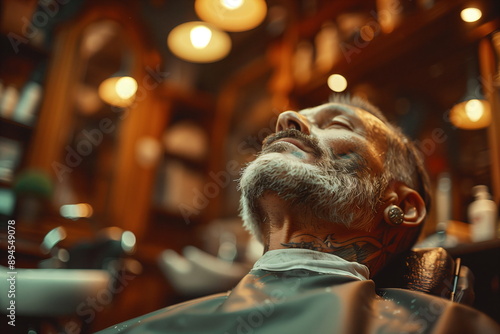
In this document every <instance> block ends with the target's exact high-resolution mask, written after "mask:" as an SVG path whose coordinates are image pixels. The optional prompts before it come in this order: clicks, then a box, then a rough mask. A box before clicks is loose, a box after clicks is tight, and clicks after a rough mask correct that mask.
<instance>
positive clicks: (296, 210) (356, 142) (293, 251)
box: [108, 97, 500, 334]
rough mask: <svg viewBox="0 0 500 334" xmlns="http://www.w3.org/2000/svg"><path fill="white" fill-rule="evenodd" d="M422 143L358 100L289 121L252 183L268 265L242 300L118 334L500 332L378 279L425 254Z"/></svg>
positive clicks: (196, 305) (250, 216) (180, 312)
mask: <svg viewBox="0 0 500 334" xmlns="http://www.w3.org/2000/svg"><path fill="white" fill-rule="evenodd" d="M427 183H428V181H427V176H426V173H425V171H424V168H423V164H422V160H421V158H420V156H419V154H418V152H417V150H416V148H415V147H414V146H413V144H412V143H411V142H410V141H409V140H408V139H407V138H406V137H405V136H404V135H403V134H402V133H401V132H400V131H399V130H398V129H397V128H395V127H394V126H392V125H390V124H389V123H388V122H387V120H386V119H385V117H384V116H383V115H382V114H381V113H380V112H379V111H378V109H377V108H375V107H373V106H372V105H370V104H368V103H367V102H365V101H363V100H361V99H357V98H353V99H349V98H346V97H340V98H336V99H335V100H333V101H332V102H330V103H327V104H324V105H320V106H318V107H314V108H310V109H305V110H302V111H300V112H294V111H287V112H284V113H282V114H281V115H280V117H279V119H278V124H277V126H276V133H275V134H273V135H271V136H269V137H268V138H266V139H265V141H264V143H263V148H262V152H261V154H260V155H259V156H258V157H257V158H256V159H255V160H254V161H253V162H251V163H250V164H249V165H248V166H247V167H246V168H245V169H244V171H243V173H242V176H241V179H240V189H241V193H242V196H241V215H242V218H243V221H244V224H245V227H246V228H247V229H248V230H249V231H250V232H251V233H252V234H254V235H255V236H256V237H257V238H258V239H259V240H260V241H261V242H262V243H263V244H264V255H263V256H262V257H261V258H260V259H259V260H258V261H257V262H256V263H255V265H254V267H253V269H252V270H251V271H250V273H249V274H248V275H246V276H245V277H244V278H243V279H242V280H241V281H240V283H239V284H238V285H237V286H236V287H235V288H234V289H233V290H232V291H230V292H228V293H224V294H218V295H212V296H208V297H204V298H201V299H197V300H193V301H189V302H185V303H182V304H179V305H174V306H170V307H167V308H166V309H163V310H159V311H157V312H155V313H153V314H149V315H146V316H144V317H141V318H138V319H133V320H131V321H128V322H126V323H123V324H120V325H117V326H114V327H112V328H110V329H108V331H109V332H116V333H118V331H119V332H125V333H160V332H165V333H280V334H281V333H305V332H306V333H307V332H309V333H481V334H484V333H500V328H499V327H498V326H497V324H496V323H495V322H494V321H493V320H491V319H490V318H488V317H487V316H485V315H483V314H481V313H479V312H477V311H475V310H474V309H472V308H469V307H467V306H463V305H460V304H458V303H453V302H450V301H448V300H446V299H445V298H441V297H436V296H430V295H427V294H424V293H421V292H414V291H410V290H404V289H377V288H376V287H375V284H374V282H373V281H372V280H371V279H370V278H372V277H373V276H374V275H375V274H377V273H378V272H379V271H380V270H381V269H382V268H383V267H384V266H385V265H386V264H387V263H388V262H389V261H390V260H391V259H393V258H395V257H397V255H398V254H400V253H403V252H405V251H407V250H408V249H410V248H411V247H412V246H413V244H414V243H415V241H416V239H417V237H418V234H419V232H420V229H421V226H422V224H423V222H424V220H425V217H426V213H427V210H428V207H429V194H428V185H427Z"/></svg>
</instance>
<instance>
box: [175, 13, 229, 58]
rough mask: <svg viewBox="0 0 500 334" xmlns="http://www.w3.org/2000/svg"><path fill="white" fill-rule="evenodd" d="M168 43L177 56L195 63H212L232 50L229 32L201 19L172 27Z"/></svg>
mask: <svg viewBox="0 0 500 334" xmlns="http://www.w3.org/2000/svg"><path fill="white" fill-rule="evenodd" d="M167 44H168V47H169V48H170V50H171V51H172V52H173V53H174V54H175V55H176V56H177V57H179V58H182V59H184V60H188V61H191V62H195V63H211V62H214V61H217V60H220V59H222V58H224V57H225V56H227V54H228V53H229V51H231V39H230V38H229V36H228V34H227V33H225V32H223V31H221V30H219V29H217V28H215V27H213V26H212V25H210V24H207V23H205V22H201V21H193V22H187V23H183V24H181V25H178V26H177V27H175V28H174V29H172V31H171V32H170V34H168V38H167Z"/></svg>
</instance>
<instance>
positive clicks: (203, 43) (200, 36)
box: [189, 25, 212, 49]
mask: <svg viewBox="0 0 500 334" xmlns="http://www.w3.org/2000/svg"><path fill="white" fill-rule="evenodd" d="M189 39H190V40H191V44H193V46H194V47H195V48H196V49H204V48H206V47H207V45H208V43H210V40H211V39H212V30H210V29H208V28H207V27H206V26H204V25H199V26H196V27H194V28H193V29H191V32H190V33H189Z"/></svg>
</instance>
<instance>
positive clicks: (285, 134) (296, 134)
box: [262, 129, 325, 158]
mask: <svg viewBox="0 0 500 334" xmlns="http://www.w3.org/2000/svg"><path fill="white" fill-rule="evenodd" d="M283 138H294V139H298V140H299V141H301V142H302V143H303V144H304V145H305V146H307V147H308V148H310V149H311V150H312V154H313V155H314V156H316V157H318V158H319V157H322V156H324V155H325V152H323V150H322V149H321V147H320V146H319V141H318V139H317V138H315V137H312V136H309V135H307V134H305V133H303V132H302V131H299V130H296V129H287V130H283V131H280V132H276V133H273V134H270V135H269V136H267V137H266V138H265V139H264V140H263V141H262V150H263V151H265V150H266V149H267V148H268V147H269V145H271V144H272V143H274V142H276V141H278V140H280V139H283Z"/></svg>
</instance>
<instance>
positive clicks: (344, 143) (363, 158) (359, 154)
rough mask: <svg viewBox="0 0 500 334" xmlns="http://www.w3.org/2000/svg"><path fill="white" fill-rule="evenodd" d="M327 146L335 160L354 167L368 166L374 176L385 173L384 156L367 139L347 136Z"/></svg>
mask: <svg viewBox="0 0 500 334" xmlns="http://www.w3.org/2000/svg"><path fill="white" fill-rule="evenodd" d="M327 146H328V150H329V155H331V158H333V159H334V160H337V159H339V158H340V159H342V160H344V161H345V162H346V163H347V162H350V163H351V164H352V165H353V166H354V165H359V164H363V165H366V166H364V167H368V170H370V171H372V172H373V173H374V174H381V173H382V172H383V167H384V164H383V160H382V155H381V154H380V153H379V151H378V150H377V149H375V148H374V147H373V146H372V145H371V143H369V142H368V141H367V140H365V139H361V138H356V137H349V136H346V137H341V138H336V139H335V140H332V141H330V142H329V143H328V144H327ZM332 155H333V156H332Z"/></svg>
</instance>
